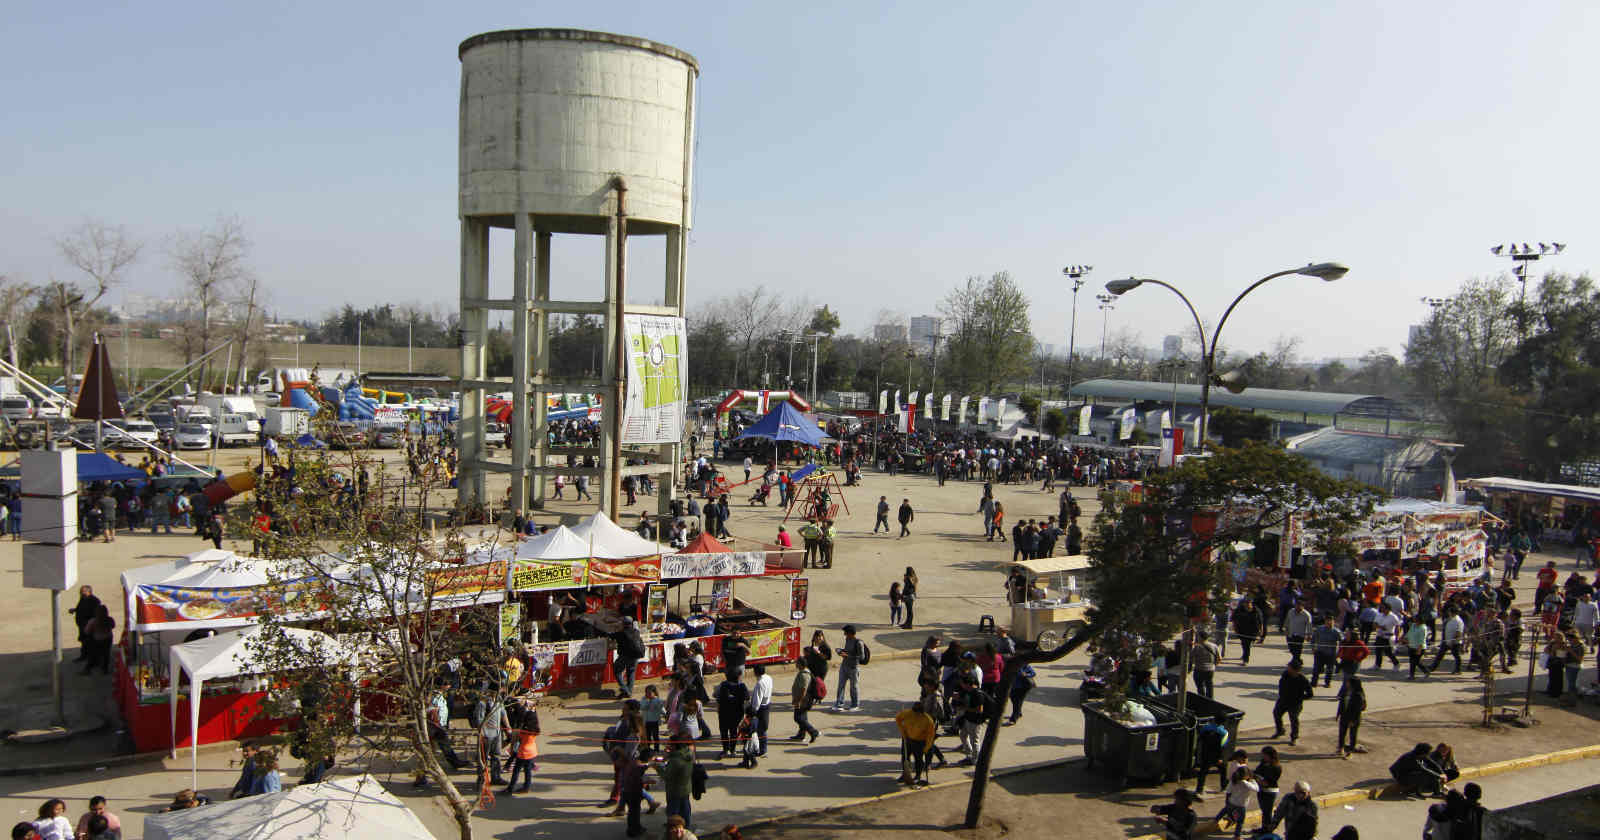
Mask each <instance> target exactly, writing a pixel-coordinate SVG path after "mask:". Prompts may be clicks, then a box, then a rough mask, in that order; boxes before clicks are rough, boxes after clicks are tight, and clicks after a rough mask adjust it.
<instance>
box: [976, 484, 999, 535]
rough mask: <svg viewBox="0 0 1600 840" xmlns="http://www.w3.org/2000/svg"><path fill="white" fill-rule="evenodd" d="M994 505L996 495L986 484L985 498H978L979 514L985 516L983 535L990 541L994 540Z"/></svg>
mask: <svg viewBox="0 0 1600 840" xmlns="http://www.w3.org/2000/svg"><path fill="white" fill-rule="evenodd" d="M994 505H995V501H994V496H992V495H990V493H989V488H988V486H987V485H985V486H984V489H983V498H981V499H979V500H978V515H979V516H982V517H983V537H984V539H985V540H987V541H989V542H994Z"/></svg>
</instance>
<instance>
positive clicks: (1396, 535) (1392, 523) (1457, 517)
mask: <svg viewBox="0 0 1600 840" xmlns="http://www.w3.org/2000/svg"><path fill="white" fill-rule="evenodd" d="M1499 521H1500V520H1499V519H1498V518H1497V517H1495V516H1493V515H1492V514H1490V513H1488V512H1487V511H1485V510H1484V509H1483V508H1481V507H1478V506H1476V505H1458V504H1452V503H1450V502H1438V501H1433V500H1431V499H1405V498H1401V499H1390V500H1389V501H1387V502H1384V503H1383V504H1380V505H1378V506H1377V507H1375V508H1374V509H1373V511H1372V515H1371V516H1369V517H1368V518H1367V521H1366V522H1364V523H1362V524H1361V525H1360V526H1358V527H1356V528H1354V529H1352V530H1351V531H1350V533H1348V534H1346V535H1345V537H1344V539H1345V540H1346V541H1348V542H1349V544H1350V545H1351V547H1352V548H1353V550H1354V551H1355V557H1353V558H1344V559H1343V560H1342V561H1341V564H1342V567H1340V566H1336V567H1335V568H1334V569H1333V571H1334V572H1335V573H1336V574H1339V575H1343V574H1345V573H1347V572H1348V571H1350V569H1351V568H1354V567H1361V568H1371V567H1379V568H1380V569H1384V570H1388V571H1391V572H1395V571H1399V570H1417V569H1425V570H1427V571H1429V572H1438V571H1443V572H1444V576H1445V591H1446V592H1447V593H1448V592H1451V591H1454V590H1456V589H1464V588H1466V587H1467V586H1468V585H1470V584H1471V583H1472V581H1473V580H1474V579H1475V578H1477V577H1478V576H1479V575H1481V574H1483V571H1484V557H1485V554H1486V553H1487V551H1488V547H1489V541H1488V537H1487V535H1485V534H1484V531H1483V526H1484V525H1485V524H1486V523H1488V522H1499ZM1285 530H1286V528H1285V526H1282V525H1279V526H1274V527H1271V528H1266V529H1263V533H1266V534H1272V535H1274V536H1276V537H1277V539H1278V546H1279V548H1278V551H1277V553H1276V555H1275V556H1276V558H1277V564H1276V565H1277V567H1278V571H1279V572H1280V573H1286V571H1287V569H1288V568H1289V566H1290V561H1289V558H1290V557H1291V556H1295V557H1300V558H1303V560H1304V565H1305V566H1306V567H1307V568H1312V567H1314V566H1315V565H1320V564H1317V563H1314V562H1312V558H1325V553H1324V550H1323V548H1322V539H1321V538H1320V535H1318V534H1316V533H1314V532H1312V531H1310V530H1309V529H1306V528H1304V527H1301V526H1300V524H1299V522H1298V521H1297V520H1291V521H1290V522H1289V523H1288V525H1287V532H1288V536H1287V537H1285ZM1263 559H1264V560H1265V559H1268V558H1263ZM1324 562H1327V563H1333V560H1332V558H1327V559H1325V560H1324ZM1278 584H1279V586H1281V585H1282V581H1279V582H1278Z"/></svg>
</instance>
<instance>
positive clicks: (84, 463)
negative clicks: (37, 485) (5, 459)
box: [0, 452, 150, 481]
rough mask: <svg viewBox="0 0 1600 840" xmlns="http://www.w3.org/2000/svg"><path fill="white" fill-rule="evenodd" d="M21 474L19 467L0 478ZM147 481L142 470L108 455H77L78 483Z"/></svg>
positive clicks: (6, 469)
mask: <svg viewBox="0 0 1600 840" xmlns="http://www.w3.org/2000/svg"><path fill="white" fill-rule="evenodd" d="M21 474H22V467H20V466H14V467H7V468H5V469H4V470H0V478H17V477H19V476H20V475H21ZM149 479H150V476H148V475H146V474H145V472H144V470H140V469H135V468H133V467H130V466H128V465H127V464H123V463H120V462H119V461H117V459H115V458H113V457H111V456H110V455H106V454H103V453H99V452H79V453H78V480H79V481H148V480H149Z"/></svg>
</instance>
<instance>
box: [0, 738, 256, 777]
mask: <svg viewBox="0 0 1600 840" xmlns="http://www.w3.org/2000/svg"><path fill="white" fill-rule="evenodd" d="M250 740H251V741H252V742H255V743H261V742H266V741H270V740H271V739H270V738H252V739H250ZM239 743H240V742H239V741H234V740H229V741H218V742H217V743H214V744H202V745H200V752H201V753H202V754H205V753H215V752H224V751H228V750H235V749H238V748H239ZM185 752H188V749H187V748H185V749H180V750H179V751H178V754H179V755H180V756H181V755H182V754H183V753H185ZM171 757H172V754H171V752H170V751H168V750H156V751H155V752H144V753H133V754H132V755H112V756H106V757H104V758H97V759H93V760H83V761H64V762H61V763H59V764H36V765H33V766H32V767H0V778H7V777H16V776H55V775H61V774H63V773H85V772H90V771H94V770H106V769H110V768H112V767H128V766H130V765H134V764H146V763H151V762H158V761H165V760H167V759H168V758H171Z"/></svg>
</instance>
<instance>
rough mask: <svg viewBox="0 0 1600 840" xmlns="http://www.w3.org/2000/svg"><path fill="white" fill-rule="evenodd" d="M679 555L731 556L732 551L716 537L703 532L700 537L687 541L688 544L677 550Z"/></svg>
mask: <svg viewBox="0 0 1600 840" xmlns="http://www.w3.org/2000/svg"><path fill="white" fill-rule="evenodd" d="M678 553H679V554H732V553H733V549H731V548H729V547H727V546H726V545H724V544H723V543H722V542H721V541H720V540H718V539H717V538H716V537H713V536H711V535H710V534H709V533H707V532H705V531H701V532H700V536H698V537H695V538H694V539H692V540H690V541H689V544H688V545H686V546H684V547H683V548H680V549H678Z"/></svg>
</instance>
